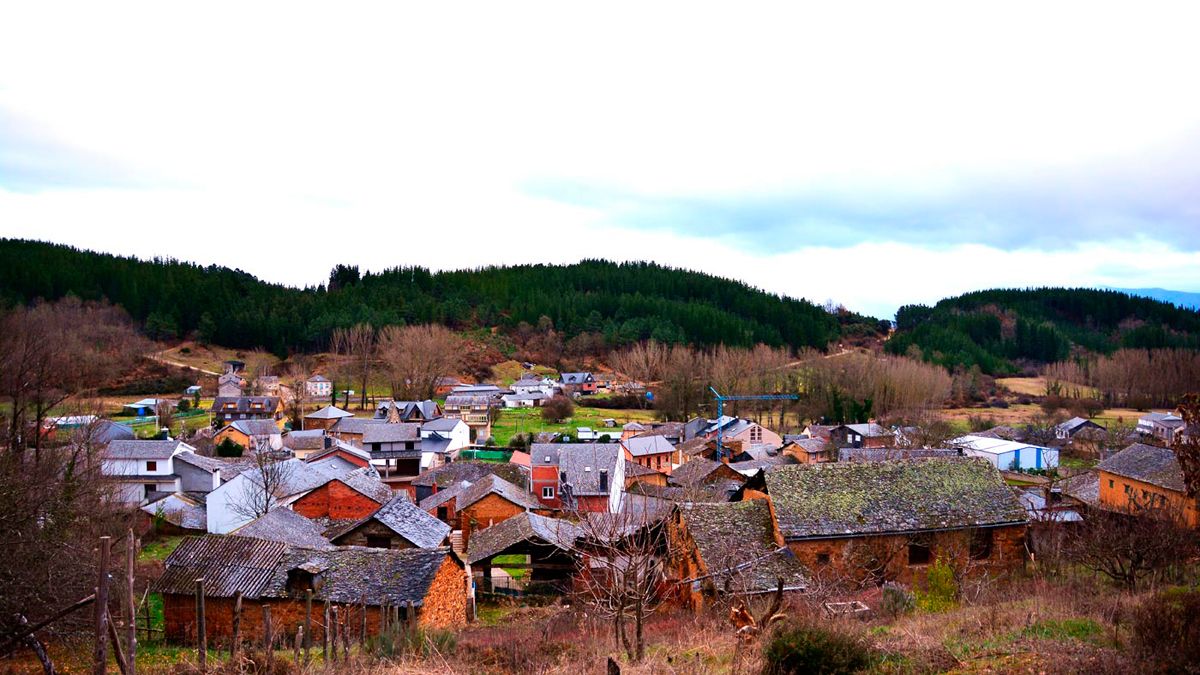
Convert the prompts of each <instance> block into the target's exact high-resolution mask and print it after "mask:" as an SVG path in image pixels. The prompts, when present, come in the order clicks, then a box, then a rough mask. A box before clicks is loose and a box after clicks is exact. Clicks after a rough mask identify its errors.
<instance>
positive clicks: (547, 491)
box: [542, 487, 554, 499]
mask: <svg viewBox="0 0 1200 675" xmlns="http://www.w3.org/2000/svg"><path fill="white" fill-rule="evenodd" d="M542 499H554V488H552V487H544V488H542Z"/></svg>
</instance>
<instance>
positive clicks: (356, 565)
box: [263, 546, 465, 607]
mask: <svg viewBox="0 0 1200 675" xmlns="http://www.w3.org/2000/svg"><path fill="white" fill-rule="evenodd" d="M449 555H450V549H448V548H406V549H385V548H363V547H359V546H348V547H344V548H335V549H330V550H327V551H318V550H312V549H292V550H290V551H288V552H287V553H286V554H285V555H284V556H283V559H282V560H280V562H279V564H278V565H276V566H275V569H274V572H273V574H272V575H271V579H270V582H269V583H268V584H267V588H266V589H265V590H264V591H263V595H264V596H265V597H288V596H289V595H290V594H289V593H288V590H287V576H288V570H293V569H310V570H320V574H321V578H322V584H321V585H320V587H319V588H318V589H317V590H316V591H315V592H314V593H313V598H314V599H316V600H318V601H320V602H324V601H326V600H329V601H330V602H336V603H346V604H358V603H359V602H362V601H364V600H365V601H366V602H367V604H369V605H380V604H382V603H384V602H387V603H388V604H391V605H399V604H404V603H406V602H411V603H412V604H413V606H416V607H419V606H421V605H422V604H424V602H425V595H426V594H427V593H428V592H429V586H430V585H431V584H432V583H433V578H434V576H436V575H437V572H438V570H439V569H441V567H442V564H443V563H445V562H446V561H447V559H449ZM464 592H465V590H464Z"/></svg>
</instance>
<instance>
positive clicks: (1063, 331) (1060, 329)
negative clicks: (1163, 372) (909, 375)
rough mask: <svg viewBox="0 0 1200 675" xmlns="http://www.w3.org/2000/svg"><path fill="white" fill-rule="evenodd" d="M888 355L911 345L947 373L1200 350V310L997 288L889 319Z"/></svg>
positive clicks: (1116, 295)
mask: <svg viewBox="0 0 1200 675" xmlns="http://www.w3.org/2000/svg"><path fill="white" fill-rule="evenodd" d="M896 329H897V331H896V334H895V335H894V336H893V337H892V339H891V340H889V341H888V344H887V349H888V351H890V352H892V353H895V354H906V353H910V352H911V351H913V348H914V347H915V348H916V349H917V350H919V351H920V355H921V356H922V357H923V358H924V359H925V360H927V361H930V362H933V363H939V364H941V365H944V366H947V367H953V366H955V365H959V364H961V365H964V366H968V367H969V366H972V365H977V366H979V367H980V369H982V370H983V371H984V372H986V373H991V374H1007V373H1012V372H1016V371H1017V370H1018V366H1019V364H1021V363H1034V364H1041V363H1050V362H1054V361H1061V360H1063V359H1066V358H1067V357H1068V356H1070V355H1071V354H1072V353H1074V352H1077V351H1079V350H1086V351H1089V352H1095V353H1100V354H1110V353H1112V352H1113V351H1115V350H1117V349H1121V348H1138V349H1154V348H1162V347H1175V348H1185V349H1197V348H1200V312H1197V311H1195V310H1190V309H1183V308H1180V307H1177V306H1175V305H1172V304H1169V303H1166V302H1161V301H1159V300H1154V299H1150V298H1143V297H1133V296H1130V295H1128V294H1126V293H1121V292H1118V291H1108V290H1094V289H1084V288H1037V289H1022V290H1018V289H998V290H988V291H978V292H974V293H967V294H964V295H960V296H958V297H954V298H947V299H945V300H942V301H941V302H939V303H937V304H936V305H934V306H933V307H927V306H923V305H906V306H904V307H901V308H900V311H899V312H897V313H896Z"/></svg>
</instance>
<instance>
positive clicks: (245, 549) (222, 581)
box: [150, 535, 288, 600]
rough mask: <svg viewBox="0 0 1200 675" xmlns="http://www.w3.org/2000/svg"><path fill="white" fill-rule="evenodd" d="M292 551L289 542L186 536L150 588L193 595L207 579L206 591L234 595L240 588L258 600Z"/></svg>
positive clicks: (250, 597) (247, 596)
mask: <svg viewBox="0 0 1200 675" xmlns="http://www.w3.org/2000/svg"><path fill="white" fill-rule="evenodd" d="M287 550H288V547H287V544H284V543H282V542H278V541H268V540H265V539H254V538H252V537H232V536H222V535H206V536H202V537H186V538H184V540H183V541H182V542H180V544H179V546H178V547H177V548H176V549H175V550H174V551H172V552H171V555H169V556H167V559H166V561H165V562H164V569H163V573H162V576H160V577H159V578H158V579H156V580H154V582H153V583H152V584H151V586H150V588H151V590H152V591H153V592H155V593H176V594H187V595H191V594H193V593H195V592H196V579H204V594H205V595H207V596H209V597H213V598H232V597H233V596H234V594H235V593H237V592H238V591H241V592H242V595H243V596H245V598H246V599H247V600H255V599H257V598H258V597H259V596H260V595H261V594H262V593H263V591H264V590H266V588H267V585H268V583H270V581H271V576H272V574H273V573H274V571H275V567H276V565H278V564H279V562H280V561H281V560H282V559H283V556H284V553H286V552H287Z"/></svg>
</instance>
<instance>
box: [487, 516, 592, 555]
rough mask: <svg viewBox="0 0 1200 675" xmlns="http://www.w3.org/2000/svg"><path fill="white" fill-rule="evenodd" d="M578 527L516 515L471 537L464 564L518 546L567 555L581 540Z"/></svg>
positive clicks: (551, 519)
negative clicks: (524, 544) (546, 548)
mask: <svg viewBox="0 0 1200 675" xmlns="http://www.w3.org/2000/svg"><path fill="white" fill-rule="evenodd" d="M582 534H583V533H582V531H581V530H580V529H579V527H578V526H577V525H575V524H573V523H571V522H568V521H566V520H558V519H555V518H547V517H546V516H540V515H538V514H536V513H530V512H525V513H519V514H517V515H515V516H513V517H512V518H508V519H506V520H502V521H500V522H499V523H496V524H495V525H492V526H491V527H488V528H487V529H484V530H480V531H478V532H475V533H472V534H471V540H470V542H469V543H468V544H467V546H468V548H467V554H466V560H467V562H468V563H470V564H475V563H477V562H479V561H480V560H483V559H485V558H490V557H492V556H494V555H496V554H497V553H500V552H501V551H504V550H505V549H507V548H509V547H510V546H514V545H516V544H519V543H521V542H529V543H533V544H541V545H545V546H552V547H554V548H557V549H560V550H564V551H569V550H570V547H571V546H572V545H573V544H574V543H575V542H576V541H577V540H578V539H579V537H580V536H582Z"/></svg>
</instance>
